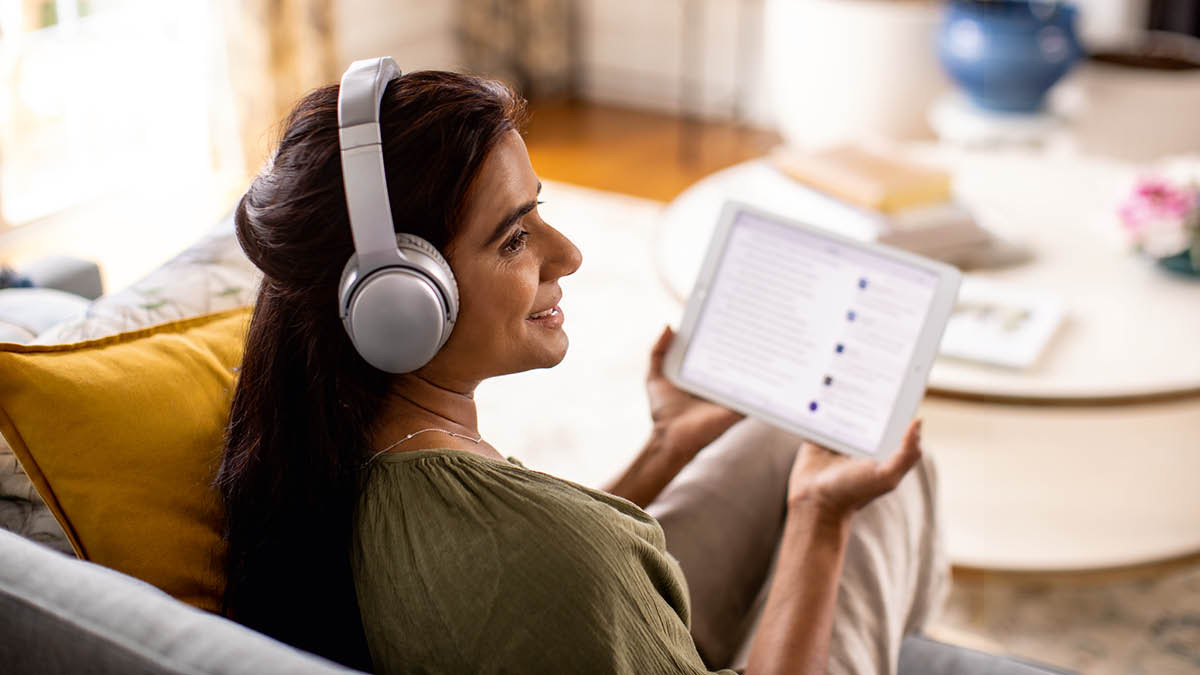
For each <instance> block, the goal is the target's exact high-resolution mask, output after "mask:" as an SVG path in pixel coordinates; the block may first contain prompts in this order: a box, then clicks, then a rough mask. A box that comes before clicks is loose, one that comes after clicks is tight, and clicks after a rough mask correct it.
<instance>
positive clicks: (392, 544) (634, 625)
mask: <svg viewBox="0 0 1200 675" xmlns="http://www.w3.org/2000/svg"><path fill="white" fill-rule="evenodd" d="M420 464H421V465H422V466H420V467H419V468H420V471H419V473H420V474H421V475H422V477H421V478H420V479H419V480H413V478H414V474H415V473H418V472H414V471H411V469H412V468H416V467H409V468H410V470H409V471H406V472H404V473H405V478H406V480H404V481H403V485H396V486H395V487H397V488H399V489H400V493H399V494H397V495H393V496H394V497H398V498H399V500H400V501H401V502H402V503H401V504H390V505H388V506H387V507H386V508H385V509H384V510H383V511H379V510H376V509H374V508H372V509H367V510H364V512H362V513H360V526H359V543H358V545H357V555H358V556H359V557H358V559H357V560H358V561H357V562H356V585H357V586H358V592H359V603H360V608H361V609H362V612H363V622H364V628H366V630H367V634H368V642H369V643H370V645H371V652H372V656H373V657H374V658H375V661H376V664H375V665H376V668H377V669H379V670H380V672H388V671H389V670H393V668H392V665H393V664H394V663H396V661H397V660H398V659H401V658H402V655H403V657H404V660H405V661H409V663H408V665H409V666H412V665H414V664H413V663H412V661H411V659H412V658H413V657H416V660H417V661H418V662H420V663H421V664H422V665H423V666H426V667H427V669H428V670H430V671H437V670H440V669H442V668H444V669H445V670H447V671H455V670H462V669H465V670H462V672H468V671H473V672H577V673H630V674H632V673H653V674H659V673H697V674H698V673H708V672H709V671H708V670H707V668H705V666H704V663H703V661H702V660H701V659H700V656H699V654H698V652H697V651H696V647H695V643H694V642H693V641H692V637H691V634H690V632H689V630H688V606H687V589H686V586H685V584H684V581H683V576H682V572H681V571H680V570H679V567H678V565H677V564H676V563H675V561H674V560H673V559H671V558H670V557H669V555H668V554H667V553H666V551H665V549H664V547H663V545H662V544H663V542H662V530H661V528H659V527H658V525H657V523H656V522H655V521H654V520H653V519H652V518H650V517H649V516H646V515H645V514H644V513H643V512H641V510H640V509H637V508H636V507H634V506H633V505H631V504H627V503H625V502H622V501H620V500H615V498H612V497H608V496H607V495H600V494H599V493H594V492H593V491H590V490H587V489H585V488H580V487H578V486H573V485H571V484H569V483H566V482H563V481H557V483H556V482H554V481H556V479H552V478H550V477H548V476H543V475H542V474H537V473H536V472H531V471H527V470H525V469H521V468H519V467H507V466H502V465H500V464H498V463H497V465H496V466H489V465H487V464H480V463H479V462H478V461H477V460H466V459H463V458H459V457H447V458H438V459H437V460H436V461H435V460H432V459H431V460H428V461H426V460H422V461H421V462H420ZM548 481H549V482H548ZM376 487H379V486H378V485H377V486H376ZM606 497H607V499H605V498H606ZM404 504H409V505H415V504H420V505H422V506H423V507H424V508H420V509H417V508H404ZM368 540H369V541H370V543H369V545H368V543H367V541H368ZM368 549H369V553H368ZM364 553H367V554H368V555H369V556H370V557H371V559H372V560H373V561H374V562H371V563H369V564H366V565H364V564H363V562H362V555H363V554H364ZM371 567H375V568H376V571H375V572H374V573H372V572H371V571H370V569H369V568H371ZM372 578H386V579H390V580H391V581H390V582H389V583H385V584H380V583H371V579H372ZM429 666H433V667H429ZM401 669H404V667H403V666H401V667H396V668H395V670H401ZM721 672H723V673H732V672H733V671H721Z"/></svg>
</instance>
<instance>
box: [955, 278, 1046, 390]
mask: <svg viewBox="0 0 1200 675" xmlns="http://www.w3.org/2000/svg"><path fill="white" fill-rule="evenodd" d="M1064 316H1065V306H1064V303H1063V301H1062V299H1061V298H1058V297H1055V296H1053V295H1049V294H1047V293H1044V292H1042V291H1032V290H1029V289H1024V288H1021V287H1017V286H1010V285H1008V284H1003V283H999V282H994V281H987V280H984V279H980V278H977V277H972V276H970V275H968V276H965V277H963V281H962V286H961V287H960V288H959V292H958V301H957V302H956V303H955V305H954V310H953V311H952V312H951V314H950V322H949V323H948V324H946V332H945V334H944V335H943V336H942V343H941V346H940V347H939V350H938V353H939V356H946V357H951V358H958V359H967V360H971V361H979V362H983V363H988V364H992V365H998V366H1005V367H1009V368H1028V367H1029V366H1031V365H1033V364H1034V363H1035V362H1036V361H1037V359H1038V357H1039V356H1040V355H1041V353H1042V352H1043V351H1044V350H1045V348H1046V345H1047V344H1048V343H1049V342H1050V339H1051V338H1052V337H1053V336H1054V333H1055V331H1056V330H1057V329H1058V327H1059V325H1060V324H1061V323H1062V321H1063V318H1064Z"/></svg>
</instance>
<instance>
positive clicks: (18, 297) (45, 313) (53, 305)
mask: <svg viewBox="0 0 1200 675" xmlns="http://www.w3.org/2000/svg"><path fill="white" fill-rule="evenodd" d="M87 308H88V301H87V300H86V299H84V298H81V297H79V296H78V295H72V294H71V293H65V292H63V291H57V290H54V289H53V288H5V289H3V290H0V342H19V343H25V342H29V341H31V340H33V339H34V338H36V337H37V336H38V335H39V334H40V333H43V332H45V331H47V330H49V329H50V328H53V327H54V326H55V325H56V324H60V323H63V322H65V321H70V320H73V319H79V318H82V317H83V315H84V313H85V312H87Z"/></svg>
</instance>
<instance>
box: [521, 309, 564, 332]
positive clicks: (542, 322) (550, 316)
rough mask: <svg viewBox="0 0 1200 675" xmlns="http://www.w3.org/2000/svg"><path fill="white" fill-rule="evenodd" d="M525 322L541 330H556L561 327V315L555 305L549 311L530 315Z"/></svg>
mask: <svg viewBox="0 0 1200 675" xmlns="http://www.w3.org/2000/svg"><path fill="white" fill-rule="evenodd" d="M525 320H526V321H528V322H530V323H534V324H537V325H538V326H541V327H542V328H558V327H560V326H562V325H563V313H562V310H561V309H559V307H558V305H555V306H553V307H551V308H550V309H547V310H544V311H541V312H537V313H536V314H531V315H530V316H528V317H527V318H526V319H525Z"/></svg>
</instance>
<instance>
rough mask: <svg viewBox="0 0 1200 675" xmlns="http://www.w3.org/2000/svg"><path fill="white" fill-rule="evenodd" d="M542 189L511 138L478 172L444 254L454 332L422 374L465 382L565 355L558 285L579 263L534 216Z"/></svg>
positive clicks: (516, 138) (517, 140)
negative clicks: (453, 296) (455, 302)
mask: <svg viewBox="0 0 1200 675" xmlns="http://www.w3.org/2000/svg"><path fill="white" fill-rule="evenodd" d="M540 190H541V183H540V182H539V181H538V179H537V176H536V175H535V174H534V173H533V167H532V165H531V164H530V162H529V153H528V152H527V151H526V150H525V142H524V140H522V139H521V135H520V134H518V133H517V132H516V131H510V132H507V133H506V134H504V136H502V137H501V139H500V140H499V142H498V143H497V144H496V146H495V147H494V148H492V150H491V152H490V153H489V154H488V156H487V158H486V159H485V160H484V162H483V165H482V167H481V168H480V172H479V175H478V176H477V177H476V178H475V182H474V183H473V184H472V185H471V188H470V190H469V191H468V194H467V202H466V209H465V217H464V221H463V223H462V227H461V228H460V230H459V233H458V235H457V236H455V237H454V239H453V240H452V241H451V242H450V244H449V246H448V247H447V259H448V262H449V263H450V267H451V269H452V270H453V271H454V277H455V279H456V281H457V282H458V294H459V310H458V320H457V322H456V323H455V326H454V332H453V333H451V335H450V339H449V340H448V341H447V342H446V344H445V346H444V347H442V350H441V351H440V352H438V355H437V356H436V357H434V360H433V361H432V362H430V364H429V365H428V366H426V368H431V369H437V370H438V371H439V372H442V373H444V374H447V375H450V376H451V377H452V378H454V379H458V380H462V381H472V380H473V381H478V380H483V379H485V378H488V377H493V376H496V375H504V374H506V373H515V372H520V371H524V370H530V369H533V368H549V367H551V366H554V365H556V364H557V363H558V362H560V361H562V359H563V357H564V356H565V355H566V353H567V334H566V332H564V331H563V313H562V310H561V309H559V307H558V304H559V300H560V299H561V298H562V289H560V288H559V286H558V280H559V279H560V278H561V277H564V276H566V275H568V274H571V273H572V272H574V271H575V270H576V269H578V268H579V264H580V262H582V257H581V255H580V253H579V249H577V248H575V245H574V244H572V243H571V242H570V241H569V240H568V239H567V238H566V237H564V236H563V235H562V234H560V233H559V232H558V230H555V229H554V228H553V227H550V225H549V224H548V223H546V221H544V220H542V218H541V216H540V215H538V210H537V203H538V192H539V191H540Z"/></svg>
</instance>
